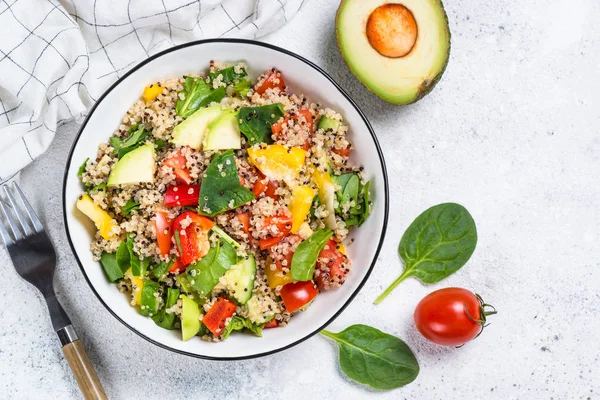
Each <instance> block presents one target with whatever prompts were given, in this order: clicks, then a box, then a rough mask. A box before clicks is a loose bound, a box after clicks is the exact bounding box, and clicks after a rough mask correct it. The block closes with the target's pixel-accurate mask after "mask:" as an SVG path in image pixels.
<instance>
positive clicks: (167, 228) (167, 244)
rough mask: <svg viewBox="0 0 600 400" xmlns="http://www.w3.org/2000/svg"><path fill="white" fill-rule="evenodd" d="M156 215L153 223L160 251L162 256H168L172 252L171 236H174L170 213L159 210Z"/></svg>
mask: <svg viewBox="0 0 600 400" xmlns="http://www.w3.org/2000/svg"><path fill="white" fill-rule="evenodd" d="M155 214H156V215H155V217H154V221H153V222H154V230H155V231H156V241H157V242H158V249H159V251H160V254H161V255H163V256H166V255H167V254H169V252H170V251H171V236H173V230H172V228H171V221H169V220H168V219H167V216H168V215H169V213H168V212H166V211H165V210H160V209H159V210H156V213H155Z"/></svg>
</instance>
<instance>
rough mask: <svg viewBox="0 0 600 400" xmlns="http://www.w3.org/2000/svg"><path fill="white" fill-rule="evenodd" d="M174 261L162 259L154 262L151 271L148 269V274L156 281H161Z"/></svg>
mask: <svg viewBox="0 0 600 400" xmlns="http://www.w3.org/2000/svg"><path fill="white" fill-rule="evenodd" d="M174 262H175V260H173V261H163V262H161V263H160V264H156V265H155V266H154V268H152V271H150V275H151V276H152V277H153V278H154V279H156V280H157V281H159V282H161V281H162V280H163V279H165V278H166V276H167V274H168V273H169V270H170V269H171V266H173V263H174Z"/></svg>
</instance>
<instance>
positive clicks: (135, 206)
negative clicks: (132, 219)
mask: <svg viewBox="0 0 600 400" xmlns="http://www.w3.org/2000/svg"><path fill="white" fill-rule="evenodd" d="M105 186H106V185H105ZM139 209H140V205H139V203H136V202H135V201H134V200H133V198H131V199H129V200H127V203H125V205H124V206H123V208H122V209H121V211H122V212H123V215H125V216H126V217H129V216H130V215H131V212H132V211H133V210H139Z"/></svg>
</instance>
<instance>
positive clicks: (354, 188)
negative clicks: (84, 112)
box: [331, 174, 361, 214]
mask: <svg viewBox="0 0 600 400" xmlns="http://www.w3.org/2000/svg"><path fill="white" fill-rule="evenodd" d="M331 179H332V180H333V182H334V183H336V184H337V185H338V186H340V189H338V191H337V192H336V195H337V199H338V203H339V206H338V209H337V210H336V211H338V212H339V213H340V214H341V213H342V205H348V204H350V203H351V202H353V201H354V207H353V208H357V206H358V204H359V203H358V195H359V193H360V189H361V187H360V186H361V185H360V178H359V177H358V175H357V174H343V175H337V176H336V175H334V176H332V177H331Z"/></svg>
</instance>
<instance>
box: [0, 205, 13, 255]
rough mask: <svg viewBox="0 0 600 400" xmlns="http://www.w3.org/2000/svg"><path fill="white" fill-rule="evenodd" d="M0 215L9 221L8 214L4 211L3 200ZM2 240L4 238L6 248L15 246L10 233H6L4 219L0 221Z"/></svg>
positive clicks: (0, 236)
mask: <svg viewBox="0 0 600 400" xmlns="http://www.w3.org/2000/svg"><path fill="white" fill-rule="evenodd" d="M0 215H3V216H4V219H6V220H7V221H8V218H7V216H6V212H5V211H4V203H2V200H0ZM0 238H2V241H3V242H4V245H5V246H6V247H8V246H10V245H11V244H13V240H12V238H11V237H10V235H9V234H8V232H7V231H6V227H5V226H4V222H2V219H0Z"/></svg>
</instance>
